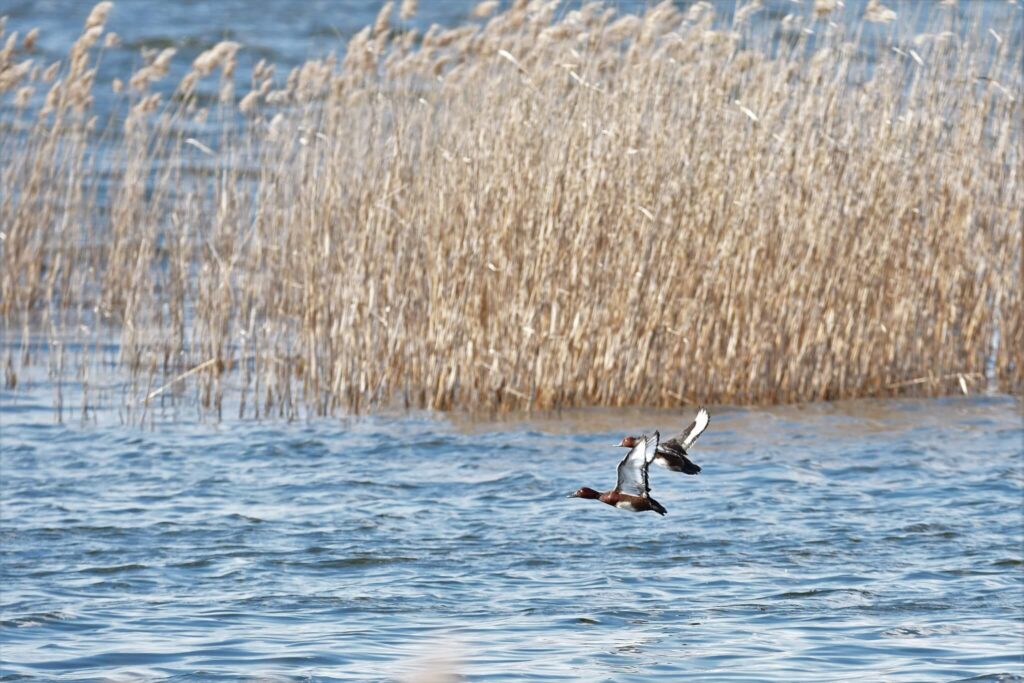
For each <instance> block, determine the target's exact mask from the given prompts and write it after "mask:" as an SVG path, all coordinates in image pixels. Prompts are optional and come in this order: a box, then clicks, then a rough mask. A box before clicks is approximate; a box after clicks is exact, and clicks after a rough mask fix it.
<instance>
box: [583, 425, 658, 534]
mask: <svg viewBox="0 0 1024 683" xmlns="http://www.w3.org/2000/svg"><path fill="white" fill-rule="evenodd" d="M658 439H659V434H658V432H654V436H653V437H652V438H650V439H649V438H647V436H643V437H638V438H637V439H636V444H635V445H634V446H633V447H632V448H631V449H630V451H629V453H627V454H626V457H624V458H623V459H622V462H620V463H619V466H618V467H617V468H616V479H617V481H616V485H615V488H614V489H612V490H611V491H605V492H604V493H599V492H598V491H595V490H594V489H592V488H590V487H589V486H584V487H582V488H580V489H579V490H577V491H576V492H575V493H571V494H569V497H570V498H589V499H591V500H599V501H601V502H602V503H605V504H606V505H611V506H612V507H615V508H618V509H620V510H628V511H629V512H646V511H648V510H651V511H653V512H657V513H658V514H659V515H664V514H665V513H666V512H667V511H666V510H665V507H664V506H663V505H662V504H661V503H659V502H658V501H656V500H654V499H653V498H651V485H650V481H649V479H648V473H647V471H648V469H649V468H650V466H651V463H652V462H653V461H654V454H655V451H656V450H657V448H658Z"/></svg>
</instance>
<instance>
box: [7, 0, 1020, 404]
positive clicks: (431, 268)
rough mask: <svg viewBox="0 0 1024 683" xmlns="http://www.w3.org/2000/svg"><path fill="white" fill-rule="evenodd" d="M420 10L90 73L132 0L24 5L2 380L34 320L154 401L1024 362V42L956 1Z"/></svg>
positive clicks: (603, 395) (505, 389) (565, 390)
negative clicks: (349, 32) (767, 11)
mask: <svg viewBox="0 0 1024 683" xmlns="http://www.w3.org/2000/svg"><path fill="white" fill-rule="evenodd" d="M403 5H405V6H403V7H402V17H403V18H402V19H398V18H396V17H392V15H391V10H392V8H391V7H390V6H389V7H386V8H385V11H383V12H382V13H381V16H380V17H379V18H378V20H377V22H376V23H375V25H374V26H371V27H368V28H367V29H365V30H364V31H362V32H361V33H359V34H358V35H356V36H355V37H354V38H352V39H351V41H350V42H349V44H348V48H347V52H346V54H345V56H344V58H343V59H341V60H338V61H335V60H334V59H325V60H312V61H309V62H307V63H306V64H305V65H303V66H302V67H301V68H297V69H295V70H293V71H292V72H291V73H290V74H287V75H286V74H281V73H278V72H277V71H275V69H274V68H273V66H271V65H268V64H265V63H262V62H261V63H259V64H256V65H255V66H254V67H253V68H252V78H251V85H250V86H248V89H246V88H240V87H238V83H237V82H238V80H239V79H237V78H236V77H235V71H236V66H237V65H238V64H239V63H240V62H239V60H245V59H246V56H245V51H244V49H239V46H238V45H236V44H234V43H228V42H226V43H221V44H219V45H216V46H214V47H212V48H211V49H210V50H208V51H207V52H205V53H203V54H201V55H200V56H199V57H198V58H197V59H195V61H194V62H193V64H192V68H191V70H189V71H188V73H187V74H186V75H185V76H184V78H183V79H181V81H180V82H179V83H177V84H174V85H168V84H167V81H168V78H167V74H168V72H169V69H171V67H172V66H173V65H174V61H173V60H174V56H175V55H174V50H171V49H168V50H164V51H163V52H156V53H153V54H148V55H146V60H147V61H146V64H145V66H144V67H143V68H142V69H141V70H139V71H138V72H136V73H134V74H124V75H123V76H122V80H115V81H114V82H113V85H112V86H111V85H110V82H109V80H108V81H107V82H105V83H103V84H102V86H101V85H100V84H99V81H98V80H97V72H96V65H97V64H98V63H99V61H100V60H101V58H102V54H103V51H104V50H105V49H108V48H109V46H111V45H114V44H116V38H115V37H113V36H112V34H110V33H109V32H107V31H106V29H105V24H106V21H107V14H108V12H109V11H110V9H111V8H110V3H101V4H100V5H98V6H97V8H96V9H95V10H94V11H93V13H92V15H91V16H90V18H89V20H88V22H87V28H86V31H85V33H84V34H83V35H82V37H81V38H80V39H79V40H78V41H77V42H76V43H75V44H74V45H73V46H72V47H71V49H70V52H69V54H68V57H67V59H66V60H63V61H61V62H60V63H57V64H54V65H50V66H48V65H45V64H37V63H36V62H35V61H33V57H32V43H33V42H34V41H35V37H34V36H26V37H24V38H19V37H17V36H16V35H8V36H7V37H6V38H5V40H6V43H0V44H5V45H6V47H4V48H3V50H2V51H0V90H2V91H5V92H3V93H2V94H0V97H2V98H3V102H4V104H5V107H6V109H5V110H4V111H5V114H4V116H3V118H2V122H0V190H2V192H0V226H2V227H0V230H2V233H3V234H2V242H0V245H2V246H0V262H2V272H0V317H2V320H3V321H4V326H5V328H6V330H7V334H6V338H7V341H8V342H10V340H12V339H14V340H18V339H20V338H23V339H24V342H21V343H17V344H14V345H11V344H9V345H8V347H7V351H6V352H5V353H6V357H4V358H2V359H0V360H2V362H3V363H4V365H5V367H6V376H7V383H8V385H9V386H11V385H14V384H16V383H17V378H18V376H19V373H20V372H22V371H23V369H24V364H25V363H32V362H35V360H36V354H34V353H33V352H32V351H31V349H32V340H33V339H39V335H40V334H41V335H43V336H44V338H45V339H47V340H49V343H50V344H51V349H52V350H51V352H49V353H47V354H45V355H46V357H47V358H48V362H49V363H51V365H52V373H51V375H52V376H53V377H61V376H64V375H67V376H68V377H70V378H77V381H78V382H80V383H81V384H83V385H84V386H85V387H88V386H89V384H90V381H91V382H92V383H93V384H94V385H95V384H96V383H97V382H99V380H98V379H96V377H97V373H101V372H107V373H114V374H117V375H118V376H120V377H122V378H125V379H124V380H123V383H122V384H119V385H118V386H119V387H120V388H119V389H118V390H117V393H116V394H115V395H120V396H123V400H124V402H125V405H128V406H131V407H133V410H134V411H135V413H134V414H135V415H138V414H139V411H146V410H152V409H153V406H154V405H156V404H166V402H168V401H171V402H176V401H187V402H192V401H193V400H194V401H195V402H196V404H197V405H199V406H200V407H201V409H202V410H204V411H206V410H209V411H214V412H215V413H217V414H219V413H220V412H221V411H222V410H223V409H224V407H225V405H230V406H232V410H234V409H236V408H237V411H238V414H240V415H242V416H246V417H262V416H267V415H283V416H287V417H296V416H300V415H309V414H332V413H339V412H359V411H364V410H368V409H372V408H375V407H382V406H410V407H426V408H434V409H442V410H449V409H471V410H507V409H523V408H526V409H530V408H556V407H563V406H584V405H625V404H644V405H651V406H672V405H678V404H682V403H696V402H703V403H741V404H746V403H776V402H793V401H813V400H822V399H825V400H828V399H839V398H850V397H860V396H891V395H904V394H913V395H938V394H946V393H952V392H961V391H970V392H974V391H981V390H985V389H989V390H998V391H1004V392H1015V393H1016V392H1020V391H1021V389H1022V387H1024V321H1022V300H1021V299H1022V287H1021V282H1022V277H1021V272H1022V260H1021V250H1022V243H1021V241H1022V230H1024V228H1022V207H1024V184H1022V183H1024V137H1022V131H1021V128H1022V123H1021V122H1022V121H1024V108H1022V101H1024V88H1022V77H1021V72H1020V69H1019V66H1020V64H1021V63H1022V60H1024V55H1022V45H1021V42H1020V41H1016V42H1014V41H1010V40H1004V39H1003V38H1002V37H1001V36H1000V35H999V34H998V33H997V32H996V31H989V30H988V28H987V27H982V26H981V25H979V24H978V23H976V22H975V23H969V25H967V26H966V27H965V26H964V25H963V24H962V23H960V22H957V21H954V12H957V11H958V10H957V8H955V7H948V6H946V4H939V3H935V4H933V5H930V6H929V8H928V9H927V11H928V12H929V23H930V26H931V28H930V29H929V30H930V31H931V32H929V33H925V34H917V35H903V34H904V33H905V32H904V31H902V30H900V29H898V23H891V24H890V23H886V22H889V21H891V20H892V19H893V17H892V16H891V12H890V13H889V14H886V12H889V10H887V9H886V8H884V7H883V6H881V5H879V4H878V3H869V9H868V14H867V15H865V16H864V17H862V18H861V19H859V20H858V21H856V22H853V23H849V22H844V21H842V20H839V19H838V18H834V17H833V16H832V15H831V14H830V13H829V11H830V9H831V7H832V6H834V5H835V3H829V2H827V1H823V0H819V1H818V2H816V3H813V4H811V3H804V4H803V6H796V5H794V11H802V12H805V14H804V15H800V16H790V17H787V18H785V19H783V20H782V21H781V24H780V25H779V26H778V27H777V30H776V31H760V32H755V31H753V30H751V28H750V26H749V22H750V21H751V16H752V13H753V12H756V11H757V10H758V6H757V5H756V4H752V5H749V6H748V7H747V8H745V9H741V10H740V11H739V12H737V14H736V16H735V17H734V18H733V20H732V23H731V24H730V25H719V23H717V22H716V20H715V19H714V16H713V15H714V11H713V8H712V7H710V6H709V5H707V4H706V3H698V4H697V5H695V6H693V7H691V8H690V9H688V10H687V11H685V12H684V11H681V10H678V9H676V8H675V7H673V6H672V4H671V3H663V4H660V5H658V6H656V7H653V8H652V9H650V10H648V11H647V13H646V14H645V15H643V16H632V15H625V16H619V15H617V14H616V13H615V12H614V11H612V10H608V9H605V8H604V7H603V6H602V5H600V4H598V3H594V4H589V5H586V6H585V7H583V8H582V9H581V10H579V11H566V10H562V9H559V10H558V11H557V12H556V7H557V5H555V4H551V3H539V2H519V1H517V2H514V3H512V7H511V8H509V9H508V10H507V11H506V12H504V13H501V14H497V15H493V12H494V9H495V7H494V6H495V5H496V3H483V4H482V5H481V6H480V7H479V8H478V11H477V15H478V17H479V18H478V20H477V21H478V22H479V23H476V24H473V25H469V26H464V27H459V28H453V29H438V28H432V29H431V30H429V31H427V32H426V33H425V34H422V35H418V34H417V33H416V32H415V31H411V30H408V27H407V25H406V23H405V19H407V18H408V16H409V14H410V13H411V12H412V11H413V10H414V9H415V8H414V6H413V4H412V3H403ZM801 7H802V9H801ZM1008 11H1013V10H1008ZM396 14H397V13H396ZM105 46H106V47H105ZM242 63H244V61H243V62H242ZM99 87H104V88H109V87H113V88H114V90H115V91H116V92H117V93H118V95H117V96H116V99H115V105H114V107H113V109H114V111H113V113H112V114H110V115H109V116H108V115H107V114H106V113H104V114H103V115H102V116H101V117H98V116H97V115H96V112H95V107H94V103H93V99H94V95H95V89H96V88H99ZM98 119H102V120H98ZM111 333H113V335H114V337H115V341H116V345H115V346H114V347H113V348H114V349H115V350H114V351H111V350H110V349H109V348H107V347H104V346H102V345H101V344H100V341H101V340H104V339H106V338H107V336H108V335H110V334H111ZM58 342H60V344H61V345H60V346H58V345H57V343H58ZM74 342H77V343H78V346H69V344H70V343H74ZM70 348H74V349H77V351H76V352H74V353H71V352H70V351H66V349H70ZM55 381H56V380H55ZM90 400H93V399H89V398H88V390H87V389H86V398H85V399H83V401H84V403H83V410H84V411H85V412H88V410H89V407H88V406H89V403H90Z"/></svg>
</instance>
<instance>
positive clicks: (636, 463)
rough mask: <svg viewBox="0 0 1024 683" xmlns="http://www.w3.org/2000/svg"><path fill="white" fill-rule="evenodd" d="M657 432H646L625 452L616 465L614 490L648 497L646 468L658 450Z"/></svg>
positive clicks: (649, 489)
mask: <svg viewBox="0 0 1024 683" xmlns="http://www.w3.org/2000/svg"><path fill="white" fill-rule="evenodd" d="M658 439H659V434H658V432H654V436H653V437H649V436H647V435H646V434H645V435H644V436H643V437H642V438H641V439H640V441H639V442H637V444H636V445H635V446H633V447H632V448H631V449H629V453H626V457H624V458H623V459H622V461H621V462H620V463H619V467H618V470H617V472H618V482H617V483H616V485H615V490H616V491H617V492H618V493H626V494H629V495H632V496H642V497H644V498H647V497H649V494H650V492H651V484H650V479H649V477H648V470H649V469H650V467H651V462H653V461H654V455H655V453H657V451H658Z"/></svg>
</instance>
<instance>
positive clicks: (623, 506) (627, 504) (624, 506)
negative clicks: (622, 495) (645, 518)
mask: <svg viewBox="0 0 1024 683" xmlns="http://www.w3.org/2000/svg"><path fill="white" fill-rule="evenodd" d="M615 507H617V508H619V509H620V510H629V511H630V512H640V508H638V507H637V506H636V505H635V504H634V503H633V501H631V500H620V501H619V502H617V503H616V504H615Z"/></svg>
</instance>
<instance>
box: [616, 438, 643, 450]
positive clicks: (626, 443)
mask: <svg viewBox="0 0 1024 683" xmlns="http://www.w3.org/2000/svg"><path fill="white" fill-rule="evenodd" d="M638 443H640V437H639V436H627V437H626V438H625V439H623V440H622V441H620V442H619V446H621V447H623V448H633V447H634V446H636V445H637V444H638Z"/></svg>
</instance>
